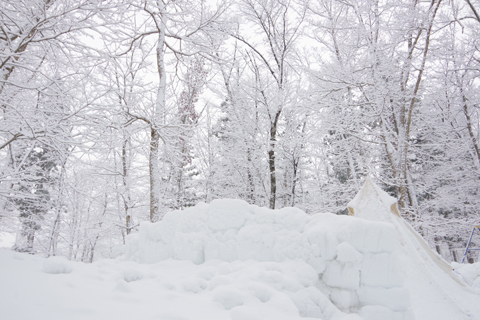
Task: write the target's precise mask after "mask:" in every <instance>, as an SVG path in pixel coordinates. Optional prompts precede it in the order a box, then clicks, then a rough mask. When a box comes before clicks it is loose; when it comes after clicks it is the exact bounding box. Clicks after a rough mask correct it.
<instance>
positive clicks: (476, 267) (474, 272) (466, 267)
mask: <svg viewBox="0 0 480 320" xmlns="http://www.w3.org/2000/svg"><path fill="white" fill-rule="evenodd" d="M452 267H453V268H454V269H455V271H456V272H458V273H460V274H461V275H462V277H463V279H466V280H467V282H468V283H469V284H473V285H474V287H476V288H477V289H480V262H476V263H473V264H461V263H457V262H452Z"/></svg>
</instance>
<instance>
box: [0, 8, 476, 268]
mask: <svg viewBox="0 0 480 320" xmlns="http://www.w3.org/2000/svg"><path fill="white" fill-rule="evenodd" d="M479 13H480V2H478V0H475V1H474V0H236V1H233V0H218V1H214V0H208V1H207V0H2V1H1V2H0V108H1V110H0V232H8V233H16V242H15V245H14V247H13V248H14V249H15V250H17V251H21V252H29V253H37V254H43V255H46V256H51V255H63V256H66V257H68V258H69V259H70V260H76V261H84V262H92V261H93V260H94V259H97V258H113V257H116V256H118V255H119V254H121V247H122V245H123V244H124V243H125V239H126V237H127V235H128V234H130V233H133V232H136V230H138V226H139V224H140V223H141V222H143V221H152V222H155V221H159V220H161V219H162V217H163V216H164V215H165V213H167V212H169V211H173V210H181V209H183V208H186V207H190V206H193V205H196V204H197V203H199V202H207V203H208V202H210V201H212V200H214V199H219V198H236V199H243V200H245V201H247V202H248V203H250V204H255V205H258V206H264V207H269V208H271V209H280V208H283V207H297V208H300V209H302V210H304V211H305V212H307V213H308V214H315V213H319V212H332V213H336V214H347V212H348V211H347V209H346V204H347V203H348V202H349V201H350V200H351V199H352V198H353V197H354V196H355V194H356V192H357V191H358V190H359V189H360V188H361V186H362V184H363V183H364V181H365V179H366V178H367V177H369V178H371V179H372V180H374V181H375V182H376V183H378V184H379V185H380V186H381V187H382V188H383V189H384V190H385V191H387V192H388V193H389V194H390V195H392V196H394V197H396V198H397V199H398V206H399V210H400V212H401V214H402V215H403V217H404V218H405V219H407V220H408V221H409V222H410V223H411V224H412V226H413V227H414V228H415V229H416V230H417V231H419V232H420V233H421V234H422V236H423V237H424V238H425V239H426V240H427V241H428V243H429V244H430V246H431V247H432V248H435V249H436V250H437V252H438V253H440V254H442V255H443V257H444V258H445V259H447V260H449V261H453V260H455V261H459V260H461V258H462V255H463V250H464V249H465V245H466V243H467V241H468V238H469V236H470V232H471V230H472V227H473V225H474V223H478V221H479V220H480V215H479V213H478V211H477V210H478V208H479V206H480V196H479V192H480V190H479V188H480V146H479V143H480V142H479V140H480V130H479V125H480V116H479V102H480V92H479V90H478V89H479V88H478V87H479V86H480V82H479V80H478V79H477V77H478V75H479V73H480V60H479V59H480V48H479V45H480V36H479V35H480V16H479ZM477 245H480V240H477Z"/></svg>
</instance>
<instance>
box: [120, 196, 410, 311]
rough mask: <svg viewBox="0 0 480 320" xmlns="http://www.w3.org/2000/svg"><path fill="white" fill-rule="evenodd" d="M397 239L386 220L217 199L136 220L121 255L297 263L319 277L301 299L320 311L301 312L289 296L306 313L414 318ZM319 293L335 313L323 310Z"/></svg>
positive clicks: (143, 259) (198, 261) (301, 303)
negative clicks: (137, 228) (136, 227)
mask: <svg viewBox="0 0 480 320" xmlns="http://www.w3.org/2000/svg"><path fill="white" fill-rule="evenodd" d="M372 209H374V208H372ZM377 209H378V208H377ZM397 241H398V240H397V238H396V231H395V227H394V226H393V225H392V224H391V223H388V222H380V221H370V220H365V219H361V218H357V217H350V216H338V215H334V214H315V215H311V216H310V215H307V214H306V213H304V212H303V211H301V210H299V209H296V208H284V209H281V210H270V209H267V208H261V207H258V206H255V205H249V204H248V203H246V202H244V201H242V200H233V199H223V200H214V201H212V202H211V203H210V204H205V203H201V204H198V205H197V206H195V207H192V208H189V209H186V210H183V211H173V212H170V213H168V214H167V215H166V216H165V217H164V219H163V220H162V221H161V222H157V223H149V222H144V223H142V224H141V226H140V231H139V233H138V234H134V235H131V236H129V238H128V241H127V245H126V251H125V257H126V259H128V260H134V261H137V262H140V263H155V262H159V261H163V260H166V259H179V260H190V261H192V262H193V263H195V264H202V263H203V262H205V261H207V260H212V259H216V260H220V261H226V262H232V261H235V260H242V261H246V260H254V261H259V262H265V261H271V262H282V261H287V260H296V261H301V262H304V263H306V264H308V265H307V267H308V268H310V270H311V271H312V272H313V273H314V274H316V275H318V277H317V276H315V280H316V281H314V282H315V283H314V285H313V286H311V287H313V288H304V289H308V290H310V291H312V290H313V291H316V292H317V298H314V297H313V296H310V297H308V295H307V297H305V296H304V298H303V300H305V299H307V300H308V299H313V300H318V301H317V302H315V303H317V307H318V309H319V310H311V309H312V306H311V303H310V305H309V308H310V311H308V310H307V311H306V310H302V308H303V309H305V305H306V304H305V301H302V298H298V297H297V298H296V299H294V302H295V303H296V304H297V306H298V308H299V312H300V314H301V315H303V316H304V317H314V318H322V319H332V320H333V319H340V318H342V317H339V314H343V315H345V314H346V315H347V316H348V317H347V318H345V319H352V320H353V319H364V320H389V319H392V320H395V319H398V320H400V319H402V320H403V319H413V318H414V316H413V313H412V312H411V310H410V300H409V296H408V290H407V289H406V288H405V287H403V280H402V273H401V270H399V267H398V261H397V258H396V254H395V253H396V250H397V248H398V242H397ZM306 286H308V285H306ZM318 294H321V295H322V296H323V298H326V299H327V300H329V303H330V304H332V303H333V305H332V307H333V308H335V309H337V310H340V311H341V312H340V313H335V312H333V311H332V310H330V311H329V312H327V311H326V306H325V303H323V304H322V303H321V301H320V300H322V299H319V298H318ZM315 303H314V306H313V308H315ZM330 309H331V308H330ZM335 315H337V316H335Z"/></svg>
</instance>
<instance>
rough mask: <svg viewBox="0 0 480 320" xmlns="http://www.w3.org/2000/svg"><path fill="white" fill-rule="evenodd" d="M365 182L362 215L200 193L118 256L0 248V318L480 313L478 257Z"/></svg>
mask: <svg viewBox="0 0 480 320" xmlns="http://www.w3.org/2000/svg"><path fill="white" fill-rule="evenodd" d="M365 188H366V189H365ZM365 188H364V189H363V194H360V193H359V196H358V197H356V199H354V201H352V202H351V206H352V210H353V211H355V215H356V216H357V217H348V216H336V215H333V214H317V215H313V216H308V215H306V214H305V213H303V212H302V211H300V210H298V209H293V208H286V209H282V210H276V211H271V210H268V209H265V208H259V207H256V206H251V205H248V204H247V203H245V202H243V201H240V200H216V201H213V202H212V203H211V204H199V205H197V206H196V207H194V208H190V209H188V210H185V211H182V212H172V213H169V214H168V215H167V216H166V217H165V219H164V220H163V221H162V222H160V223H156V224H150V223H144V224H142V225H141V228H140V232H139V233H138V234H137V235H135V236H132V237H131V238H130V239H129V242H128V244H127V246H126V250H125V256H124V257H122V258H120V259H117V260H100V261H96V262H94V263H93V264H83V263H77V262H71V261H68V260H66V259H63V258H60V257H50V258H48V259H45V258H42V257H39V256H31V255H28V254H23V253H16V252H13V251H10V250H8V249H0V319H5V320H23V319H40V320H42V319H45V320H47V319H48V320H53V319H62V320H70V319H102V320H106V319H116V320H122V319H128V320H131V319H142V320H143V319H162V320H186V319H191V320H204V319H205V320H230V319H232V320H268V319H272V320H282V319H285V320H287V319H288V320H296V319H324V320H361V319H363V320H407V319H417V320H463V319H465V320H466V319H479V320H480V295H479V292H480V291H479V290H478V288H477V287H476V286H475V283H477V282H478V281H479V280H478V279H479V278H478V276H479V273H480V268H479V267H478V266H477V265H474V266H459V265H456V268H457V269H458V273H454V272H452V271H451V269H450V268H449V266H448V265H446V264H445V262H444V261H443V260H441V259H439V258H438V257H437V256H436V255H435V254H434V253H433V252H431V251H430V249H429V248H428V246H427V247H426V246H425V243H424V242H422V240H421V238H420V239H419V238H418V235H417V234H415V233H414V231H412V230H411V229H409V227H408V226H407V225H406V224H405V222H404V221H403V220H402V219H401V218H398V217H396V216H394V215H393V214H392V213H391V212H390V209H391V208H390V206H391V205H392V203H390V202H391V199H389V198H387V196H386V195H385V194H383V193H382V192H381V190H379V189H376V186H374V185H370V186H369V185H368V184H366V187H365ZM368 188H370V189H368ZM382 215H387V216H382ZM379 216H380V217H381V218H378V217H379ZM373 220H381V221H373ZM458 274H461V275H462V276H463V278H465V279H463V278H462V276H460V275H458ZM467 278H468V279H467Z"/></svg>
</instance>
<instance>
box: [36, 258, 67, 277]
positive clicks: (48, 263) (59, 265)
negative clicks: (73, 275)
mask: <svg viewBox="0 0 480 320" xmlns="http://www.w3.org/2000/svg"><path fill="white" fill-rule="evenodd" d="M42 270H43V272H45V273H51V274H60V273H70V272H72V270H73V266H72V263H71V262H70V261H68V260H67V259H66V258H63V257H50V258H48V259H46V260H45V261H44V262H43V269H42Z"/></svg>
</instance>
